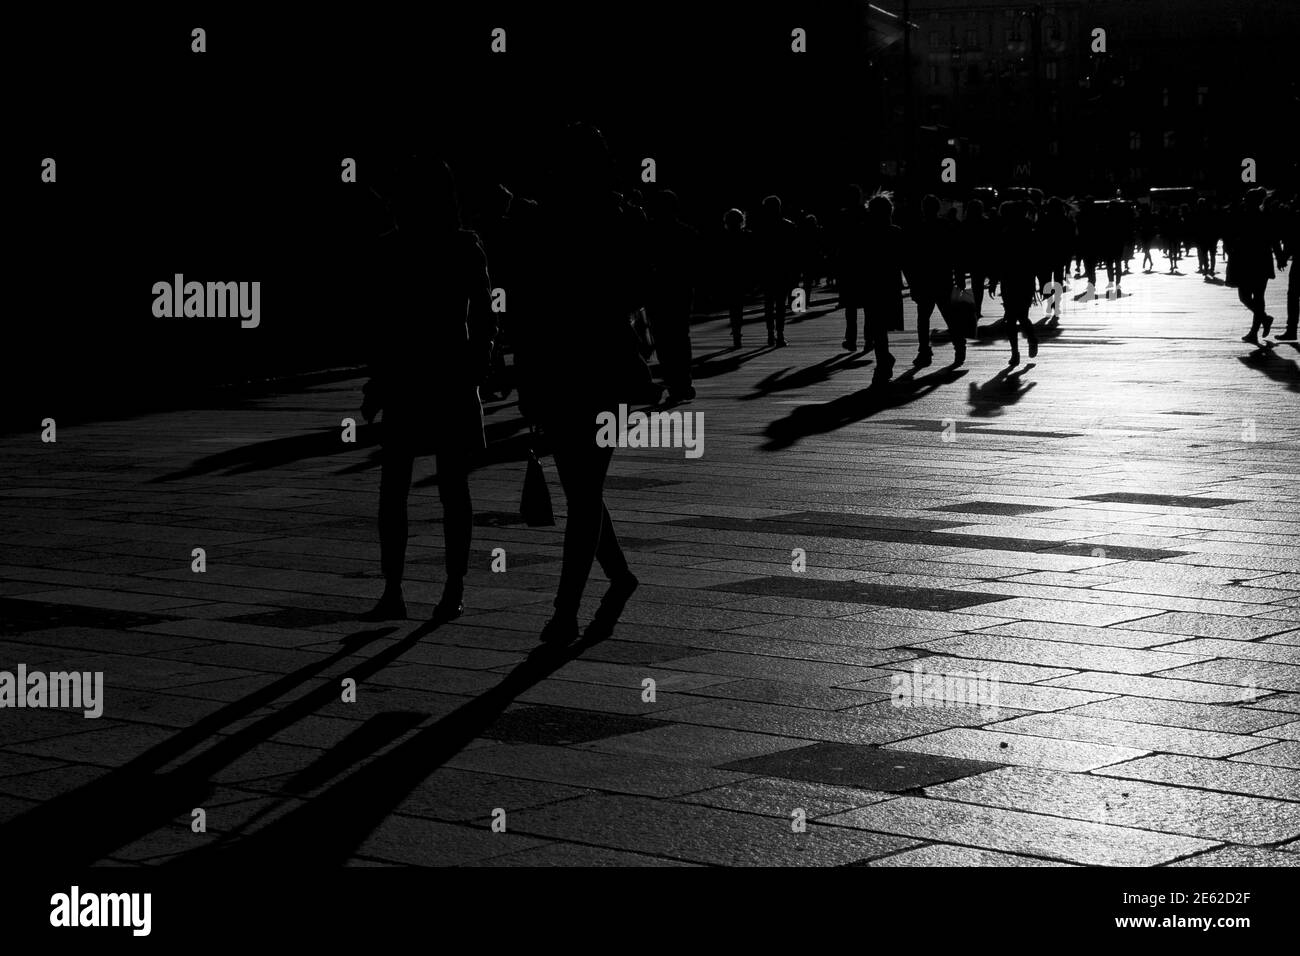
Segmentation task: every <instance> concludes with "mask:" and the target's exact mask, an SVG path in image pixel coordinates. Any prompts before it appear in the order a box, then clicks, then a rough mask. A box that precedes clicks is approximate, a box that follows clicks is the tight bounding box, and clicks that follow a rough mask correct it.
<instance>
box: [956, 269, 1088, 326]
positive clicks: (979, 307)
mask: <svg viewBox="0 0 1300 956" xmlns="http://www.w3.org/2000/svg"><path fill="white" fill-rule="evenodd" d="M1066 268H1067V269H1068V268H1069V267H1068V266H1067V267H1066ZM987 282H988V276H986V275H980V274H979V273H975V272H972V273H971V275H970V291H971V294H972V295H973V296H975V318H977V319H978V318H980V317H981V316H982V315H983V314H984V291H985V289H984V286H985V283H987Z"/></svg>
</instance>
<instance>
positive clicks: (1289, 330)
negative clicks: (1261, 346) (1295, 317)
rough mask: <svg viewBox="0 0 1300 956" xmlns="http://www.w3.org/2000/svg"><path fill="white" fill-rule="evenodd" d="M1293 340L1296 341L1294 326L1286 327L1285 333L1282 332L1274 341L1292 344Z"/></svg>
mask: <svg viewBox="0 0 1300 956" xmlns="http://www.w3.org/2000/svg"><path fill="white" fill-rule="evenodd" d="M1295 340H1296V327H1295V326H1294V325H1288V326H1287V327H1286V331H1285V332H1283V333H1282V334H1281V335H1279V336H1278V337H1277V339H1276V341H1278V342H1294V341H1295Z"/></svg>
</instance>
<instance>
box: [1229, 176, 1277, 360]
mask: <svg viewBox="0 0 1300 956" xmlns="http://www.w3.org/2000/svg"><path fill="white" fill-rule="evenodd" d="M1263 204H1264V190H1263V189H1259V188H1256V189H1252V190H1251V191H1250V192H1248V193H1247V194H1246V197H1245V198H1244V199H1243V200H1242V203H1241V209H1240V211H1239V213H1238V216H1237V223H1236V235H1235V237H1234V239H1233V245H1232V256H1231V258H1230V259H1229V260H1228V268H1229V269H1230V270H1231V272H1232V278H1233V281H1234V282H1235V283H1236V285H1237V298H1239V299H1240V300H1241V304H1242V305H1244V306H1245V307H1246V308H1248V309H1250V314H1251V322H1250V331H1249V332H1247V333H1246V334H1245V335H1243V336H1242V337H1241V340H1242V341H1243V342H1249V343H1251V344H1252V345H1259V335H1260V333H1261V332H1262V333H1263V334H1264V335H1268V333H1269V330H1270V329H1272V328H1273V317H1272V316H1271V315H1269V314H1267V313H1266V312H1265V311H1264V292H1265V290H1266V289H1267V287H1268V281H1269V280H1270V279H1272V278H1274V277H1275V276H1276V275H1277V273H1275V272H1274V271H1273V259H1274V255H1275V254H1276V256H1277V258H1279V259H1280V258H1282V254H1281V250H1280V248H1279V247H1278V245H1277V242H1276V240H1275V238H1274V237H1273V236H1272V235H1271V230H1270V228H1269V226H1270V223H1269V221H1268V217H1266V216H1265V214H1264V209H1263Z"/></svg>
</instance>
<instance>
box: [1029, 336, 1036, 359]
mask: <svg viewBox="0 0 1300 956" xmlns="http://www.w3.org/2000/svg"><path fill="white" fill-rule="evenodd" d="M1029 357H1030V358H1037V357H1038V339H1030V340H1029Z"/></svg>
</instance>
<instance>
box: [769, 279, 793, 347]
mask: <svg viewBox="0 0 1300 956" xmlns="http://www.w3.org/2000/svg"><path fill="white" fill-rule="evenodd" d="M772 296H773V298H774V300H775V302H776V344H777V345H784V344H785V310H786V308H787V307H788V306H789V305H790V290H789V289H779V290H775V291H773V293H772Z"/></svg>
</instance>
